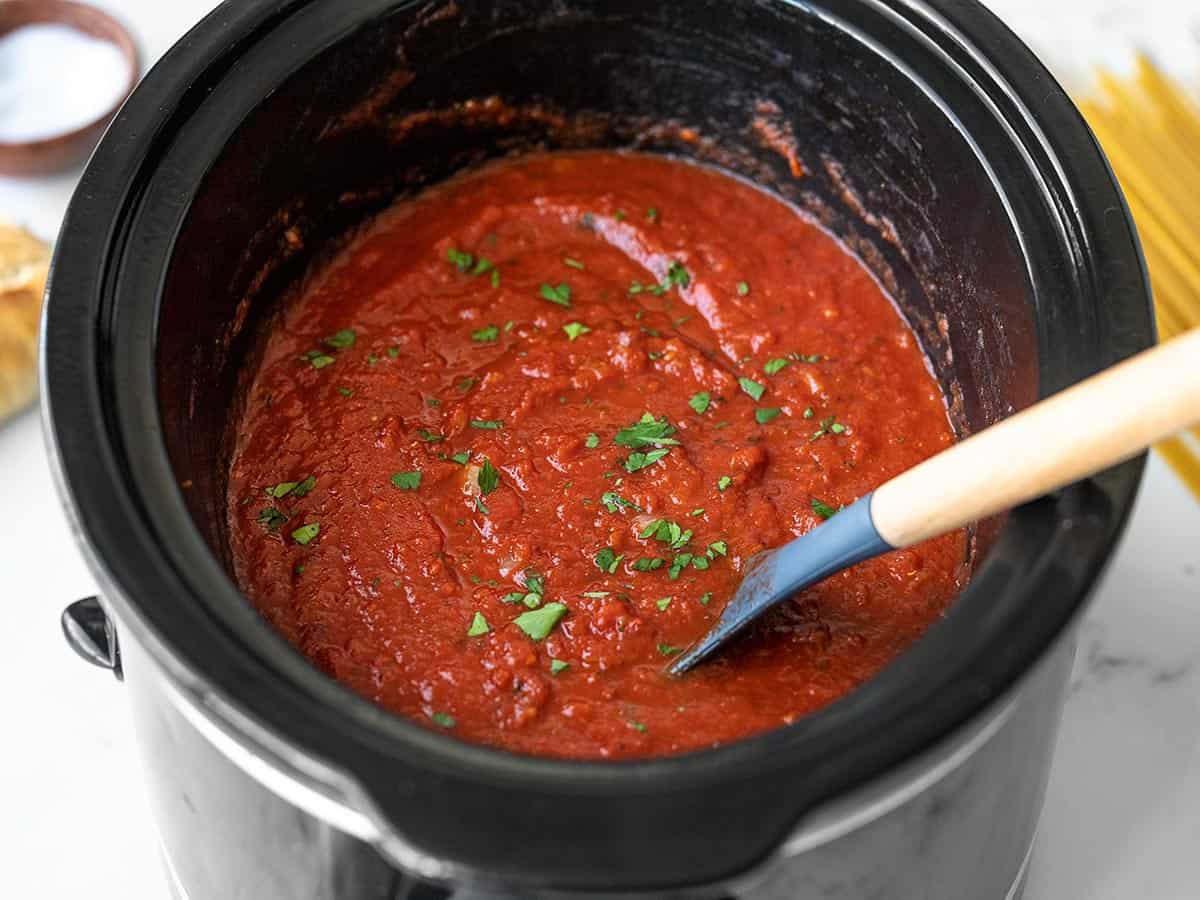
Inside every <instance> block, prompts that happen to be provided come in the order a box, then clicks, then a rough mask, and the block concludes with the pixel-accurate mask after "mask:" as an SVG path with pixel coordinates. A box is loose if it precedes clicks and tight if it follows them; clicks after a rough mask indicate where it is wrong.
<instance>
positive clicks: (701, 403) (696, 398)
mask: <svg viewBox="0 0 1200 900" xmlns="http://www.w3.org/2000/svg"><path fill="white" fill-rule="evenodd" d="M711 403H712V396H711V395H710V394H709V393H708V391H700V392H699V393H696V394H692V399H691V400H689V401H688V406H690V407H691V408H692V409H694V410H695V411H696V415H698V416H702V415H704V413H706V412H708V407H709V405H710V404H711Z"/></svg>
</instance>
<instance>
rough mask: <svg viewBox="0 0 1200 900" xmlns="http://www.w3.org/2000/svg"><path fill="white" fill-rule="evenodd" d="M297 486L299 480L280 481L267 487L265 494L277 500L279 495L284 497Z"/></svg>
mask: <svg viewBox="0 0 1200 900" xmlns="http://www.w3.org/2000/svg"><path fill="white" fill-rule="evenodd" d="M299 486H300V482H298V481H281V482H280V483H279V484H277V485H275V486H274V487H269V488H267V496H268V497H274V498H275V499H276V500H278V499H280V498H281V497H286V496H287V495H288V494H290V493H291V492H292V491H294V490H295V489H296V488H297V487H299Z"/></svg>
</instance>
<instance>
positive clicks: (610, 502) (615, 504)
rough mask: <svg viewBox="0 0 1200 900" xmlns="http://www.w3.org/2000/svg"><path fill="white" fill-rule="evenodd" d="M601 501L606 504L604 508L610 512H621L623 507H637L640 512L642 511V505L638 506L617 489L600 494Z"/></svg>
mask: <svg viewBox="0 0 1200 900" xmlns="http://www.w3.org/2000/svg"><path fill="white" fill-rule="evenodd" d="M600 502H601V503H603V504H604V508H605V509H607V510H608V511H609V512H610V513H615V512H620V511H621V510H622V509H635V510H637V511H638V512H641V511H642V508H641V507H640V506H638V505H637V504H636V503H632V502H630V501H629V500H626V499H625V498H624V497H622V496H621V495H620V494H618V493H617V492H616V491H605V492H604V493H603V494H601V495H600Z"/></svg>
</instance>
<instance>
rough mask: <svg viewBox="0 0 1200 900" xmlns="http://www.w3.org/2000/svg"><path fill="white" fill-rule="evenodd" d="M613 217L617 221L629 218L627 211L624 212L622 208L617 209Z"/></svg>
mask: <svg viewBox="0 0 1200 900" xmlns="http://www.w3.org/2000/svg"><path fill="white" fill-rule="evenodd" d="M613 218H614V219H616V220H617V221H618V222H624V221H625V220H626V219H628V218H629V213H627V212H625V210H623V209H618V210H617V211H616V212H615V213H613Z"/></svg>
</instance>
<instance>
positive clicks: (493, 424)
mask: <svg viewBox="0 0 1200 900" xmlns="http://www.w3.org/2000/svg"><path fill="white" fill-rule="evenodd" d="M471 427H472V428H482V429H483V430H484V431H498V430H500V429H501V428H503V427H504V423H503V422H501V421H500V420H499V419H472V420H471Z"/></svg>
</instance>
